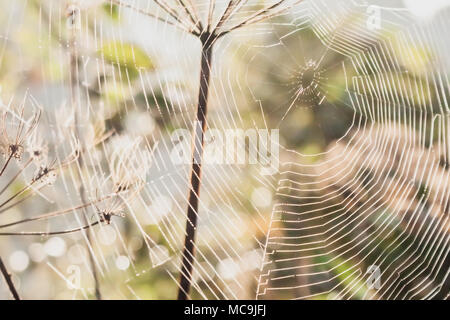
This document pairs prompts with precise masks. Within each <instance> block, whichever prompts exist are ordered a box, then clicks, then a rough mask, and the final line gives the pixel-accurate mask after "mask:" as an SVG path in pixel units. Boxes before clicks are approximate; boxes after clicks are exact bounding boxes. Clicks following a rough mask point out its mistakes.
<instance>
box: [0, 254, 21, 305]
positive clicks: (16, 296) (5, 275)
mask: <svg viewBox="0 0 450 320" xmlns="http://www.w3.org/2000/svg"><path fill="white" fill-rule="evenodd" d="M0 271H1V273H2V275H3V278H5V282H6V284H7V285H8V288H9V291H10V292H11V294H12V296H13V297H14V299H15V300H20V296H19V294H18V293H17V290H16V287H15V286H14V282H13V281H12V279H11V275H10V274H9V272H8V270H7V269H6V266H5V264H4V263H3V260H2V258H1V257H0Z"/></svg>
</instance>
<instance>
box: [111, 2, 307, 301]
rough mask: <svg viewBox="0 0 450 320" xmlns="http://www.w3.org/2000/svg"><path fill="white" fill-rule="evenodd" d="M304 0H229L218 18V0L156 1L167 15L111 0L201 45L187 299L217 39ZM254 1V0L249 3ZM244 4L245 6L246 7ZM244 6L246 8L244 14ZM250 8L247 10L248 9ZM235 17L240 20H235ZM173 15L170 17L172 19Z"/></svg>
mask: <svg viewBox="0 0 450 320" xmlns="http://www.w3.org/2000/svg"><path fill="white" fill-rule="evenodd" d="M300 2H301V0H297V1H288V0H277V1H271V3H270V4H265V5H262V8H258V5H255V7H252V6H250V5H249V1H248V0H230V1H227V4H226V6H225V10H224V11H223V12H221V13H219V18H218V19H214V17H215V13H216V0H210V1H203V2H202V1H200V4H198V3H195V2H194V1H192V0H177V1H171V2H170V1H169V2H166V1H158V0H154V3H155V4H156V5H157V6H158V7H159V8H160V9H161V10H162V11H163V12H165V13H166V15H167V18H163V17H160V16H158V15H157V14H154V13H152V12H147V11H144V10H142V9H138V8H135V7H133V6H132V5H130V4H127V3H124V2H122V1H119V0H111V4H113V3H114V4H117V5H121V6H124V7H128V8H131V9H134V10H137V11H138V12H140V13H142V14H144V15H146V16H149V17H152V18H156V19H158V20H160V21H162V22H165V23H168V24H170V25H173V26H174V27H176V28H179V29H181V30H183V31H184V32H188V33H190V34H192V35H193V36H194V37H196V38H197V39H198V40H199V41H200V42H201V46H202V49H201V50H202V51H201V62H200V80H199V82H200V83H199V92H198V103H197V111H196V114H197V117H196V120H197V121H196V124H195V128H193V131H194V134H193V142H192V143H193V146H194V148H193V154H192V167H191V174H190V191H189V197H188V206H187V213H186V236H185V241H184V247H183V253H182V259H183V260H182V263H181V266H182V267H181V274H180V281H179V291H178V299H179V300H186V299H187V298H188V296H189V291H190V287H191V281H192V269H193V262H194V257H195V250H194V246H195V234H196V229H197V224H198V222H197V220H198V215H197V214H198V202H199V197H200V186H201V171H202V159H203V149H204V135H205V132H206V128H207V113H208V92H209V87H210V76H211V63H212V59H213V48H214V44H215V43H216V41H218V40H219V39H220V38H221V37H223V36H225V35H227V34H229V33H230V32H232V31H234V30H237V29H240V28H243V27H245V26H249V25H252V24H255V23H258V22H261V21H264V20H267V19H270V18H273V17H276V16H278V15H280V14H281V13H283V12H285V11H286V10H288V9H290V8H292V6H294V5H295V4H298V3H300ZM250 4H251V3H250ZM200 8H202V9H205V8H207V9H206V10H204V11H205V12H204V13H205V14H204V15H205V18H204V19H202V17H201V12H200ZM243 8H245V9H246V10H245V11H244V10H243ZM241 10H242V11H243V12H244V16H243V17H242V13H241ZM247 10H248V11H247ZM235 18H237V20H239V21H238V22H236V21H235V20H236V19H235ZM169 19H171V20H169Z"/></svg>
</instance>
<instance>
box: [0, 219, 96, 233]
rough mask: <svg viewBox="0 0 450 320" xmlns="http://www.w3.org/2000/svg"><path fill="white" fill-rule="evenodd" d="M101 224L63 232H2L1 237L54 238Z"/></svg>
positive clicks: (92, 224) (94, 223)
mask: <svg viewBox="0 0 450 320" xmlns="http://www.w3.org/2000/svg"><path fill="white" fill-rule="evenodd" d="M100 222H102V220H100V221H95V222H93V223H91V224H87V225H84V226H81V227H78V228H73V229H67V230H61V231H50V232H45V231H22V232H0V236H53V235H59V234H68V233H75V232H78V231H82V230H86V229H89V228H92V227H93V226H96V225H97V224H99V223H100Z"/></svg>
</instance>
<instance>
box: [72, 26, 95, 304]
mask: <svg viewBox="0 0 450 320" xmlns="http://www.w3.org/2000/svg"><path fill="white" fill-rule="evenodd" d="M70 48H71V51H70V95H71V101H72V107H73V109H74V126H75V132H76V136H77V138H78V139H79V141H80V144H81V150H80V154H79V156H78V158H77V161H78V166H79V172H78V171H77V172H78V176H79V178H80V186H79V188H78V193H79V194H80V198H81V203H82V205H85V204H87V203H88V201H87V199H86V190H85V188H84V186H83V183H82V181H81V180H82V176H81V175H82V171H83V168H84V161H83V153H82V152H81V151H82V150H84V149H85V147H84V143H83V139H82V137H81V134H80V128H79V127H80V120H79V112H80V110H78V109H77V108H76V107H77V103H76V99H75V97H77V96H78V93H79V86H78V83H79V79H78V54H77V48H76V42H75V34H72V39H71V41H70ZM82 211H83V215H82V216H83V221H84V223H85V224H86V225H87V224H88V219H87V213H86V211H85V208H84V207H83V208H82ZM86 240H87V246H88V252H89V264H90V267H91V272H92V277H93V278H94V290H95V298H96V299H97V300H102V294H101V292H100V283H99V280H98V272H97V266H96V264H95V259H94V254H93V252H92V236H91V230H90V229H89V230H87V232H86Z"/></svg>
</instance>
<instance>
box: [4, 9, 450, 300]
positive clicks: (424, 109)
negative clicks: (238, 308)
mask: <svg viewBox="0 0 450 320" xmlns="http://www.w3.org/2000/svg"><path fill="white" fill-rule="evenodd" d="M122 2H123V3H124V4H126V5H122V6H119V5H117V3H111V2H110V1H108V0H105V1H102V0H91V1H88V0H86V1H82V0H78V1H75V0H74V1H69V0H67V1H61V0H16V1H6V0H1V1H0V8H1V9H0V30H1V31H0V43H1V49H0V88H1V92H0V97H1V100H0V101H1V105H2V107H5V106H7V105H8V104H16V105H20V104H21V103H22V101H24V100H25V101H26V102H25V104H26V105H27V106H29V108H33V107H36V106H38V107H39V108H41V109H42V119H41V123H40V126H39V132H40V133H41V135H42V137H43V139H44V140H45V141H47V142H48V143H49V144H51V145H54V144H55V143H56V142H53V140H57V141H58V142H57V143H59V144H61V145H63V146H64V147H62V149H63V151H59V152H60V153H61V152H62V153H63V154H68V153H69V152H68V150H66V149H65V148H69V149H70V147H67V146H65V144H64V142H67V141H69V140H70V138H67V136H59V135H61V132H63V131H64V130H66V129H64V128H70V127H72V126H74V127H75V126H76V127H77V128H78V131H79V132H81V135H82V136H83V137H84V139H85V141H87V142H86V143H87V144H89V143H90V141H94V140H95V139H96V137H97V136H98V135H99V132H100V133H104V134H106V135H108V138H107V139H105V141H103V140H102V142H101V144H100V146H94V145H93V146H92V148H91V149H89V152H88V156H87V157H86V158H87V159H88V160H86V163H87V164H86V168H85V169H83V168H80V167H76V168H75V169H63V170H62V173H61V175H60V176H58V177H57V181H56V182H55V183H54V184H52V185H51V186H47V187H46V191H45V192H44V191H43V192H44V193H43V194H38V195H37V196H35V197H33V198H32V199H30V200H28V201H24V202H23V203H19V204H18V205H17V206H15V207H14V208H13V209H12V210H9V211H8V212H5V214H4V215H1V216H0V221H1V222H2V224H4V223H8V222H9V221H13V220H14V219H25V218H29V217H32V216H35V215H37V214H43V213H45V212H48V211H49V210H50V211H51V210H55V209H57V210H61V209H63V208H66V207H67V206H74V205H76V204H78V203H80V201H81V198H80V193H79V191H78V190H79V189H78V188H79V186H80V185H84V186H85V189H86V190H87V191H88V194H89V195H90V196H92V197H94V194H95V190H98V189H102V188H103V185H102V183H101V182H99V181H102V179H106V178H107V179H109V178H110V176H111V177H113V176H114V170H113V169H114V168H113V167H114V165H111V162H113V160H112V159H114V157H112V156H111V152H112V153H113V154H116V155H117V154H127V153H133V154H139V157H138V158H139V159H138V160H139V162H140V163H139V164H138V167H139V171H138V173H139V175H140V177H141V178H143V180H144V182H143V186H142V188H141V189H140V192H139V194H138V195H136V196H135V197H133V198H132V199H129V200H127V201H125V200H124V201H123V205H121V210H120V211H121V212H123V215H124V217H113V219H112V222H111V224H102V225H101V226H98V227H95V229H93V230H92V231H93V232H92V234H91V236H90V239H88V237H89V236H88V235H87V234H88V232H87V231H82V232H77V233H70V234H67V235H55V236H19V235H10V236H6V235H5V236H3V235H0V256H1V257H2V258H3V260H4V262H5V264H6V265H7V267H8V269H9V271H10V272H11V273H12V275H13V276H12V277H13V281H14V283H16V285H17V288H18V290H19V292H20V293H21V295H22V296H23V298H26V299H95V281H94V275H93V272H92V267H91V265H92V263H93V264H94V265H95V266H96V272H97V278H98V279H97V280H98V287H99V288H100V291H101V294H102V297H103V298H105V299H175V298H176V294H177V280H178V277H179V270H180V260H181V259H180V253H181V249H182V245H183V239H184V228H185V219H186V218H185V212H186V206H187V200H186V199H187V193H188V188H189V185H188V182H189V179H188V177H189V169H190V166H189V165H179V164H174V163H173V162H172V161H171V159H172V158H171V157H172V154H173V149H174V147H175V146H176V145H177V144H178V143H180V141H178V140H177V139H174V138H173V133H174V131H175V130H176V129H180V128H182V129H188V130H191V129H192V126H193V121H194V119H195V108H196V104H197V96H198V86H199V84H198V78H199V70H200V65H199V62H200V49H201V47H200V43H199V42H198V40H197V39H195V38H194V37H192V35H189V34H187V33H183V32H180V31H178V30H177V29H176V28H174V27H173V26H172V25H170V24H169V23H164V22H163V21H158V20H156V19H154V18H151V17H148V16H146V15H145V14H142V12H139V10H141V11H146V12H155V14H156V15H157V16H159V15H160V14H161V12H160V11H158V10H160V9H158V7H157V6H156V5H155V4H154V3H153V1H150V0H140V1H135V0H133V1H131V0H129V1H122ZM173 3H174V5H176V1H173ZM194 3H195V5H197V6H198V8H199V10H200V12H203V11H204V10H207V8H208V1H206V0H199V1H194ZM266 3H270V1H249V2H248V4H247V5H246V6H245V7H244V9H243V13H244V14H248V15H250V14H251V13H252V12H256V11H257V10H259V9H260V8H263V7H264V6H266V5H267V4H266ZM226 4H227V2H226V1H217V8H216V10H217V12H218V13H217V15H219V14H220V12H221V10H223V9H224V7H225V6H226ZM449 5H450V3H449V2H448V1H443V0H441V1H438V0H436V1H426V3H425V2H423V1H413V0H411V1H409V0H408V1H406V0H404V1H400V0H399V1H375V0H373V1H326V0H321V1H307V0H305V1H303V2H302V3H300V4H298V5H295V6H294V7H292V8H291V9H289V10H287V11H285V12H283V13H282V14H280V15H277V16H275V17H273V18H271V19H270V20H267V21H263V22H261V23H258V24H255V25H252V26H248V27H244V28H241V29H239V30H236V31H234V32H233V33H230V34H229V35H227V36H225V37H223V38H222V39H220V40H219V41H218V42H217V43H216V44H215V46H214V52H213V62H212V81H211V90H210V102H209V115H208V127H209V128H215V129H219V130H226V129H244V130H246V129H251V128H253V129H255V128H256V129H269V130H273V129H279V130H280V131H279V132H280V141H279V148H280V153H279V162H280V169H279V172H277V173H276V174H274V175H262V174H261V171H260V166H259V165H251V164H247V165H234V164H222V165H217V164H205V166H204V172H203V181H202V190H201V197H200V208H199V228H198V235H197V244H196V250H197V254H196V259H195V264H194V276H193V287H192V292H191V297H192V298H195V299H254V298H255V297H256V298H258V299H292V298H294V299H412V298H441V299H442V298H447V297H448V294H449V284H450V280H449V279H448V275H449V262H450V260H449V249H450V244H449V220H448V212H449V208H450V205H449V203H450V202H449V201H450V200H449V197H450V194H449V192H450V191H449V188H448V185H449V183H450V176H449V171H448V168H449V161H450V160H449V158H448V157H449V147H450V145H449V139H450V131H449V124H450V123H449V106H448V99H449V98H450V95H449V83H450V82H449V79H448V74H449V70H450V69H449V55H448V50H449V46H450V43H449V41H448V37H447V36H446V30H448V27H449V25H448V21H449V20H448V16H449V14H450V11H449V10H450V8H449ZM130 6H132V8H130ZM74 92H75V93H74ZM74 114H78V115H79V116H78V117H79V118H78V120H77V121H78V122H77V121H75V119H76V117H75V116H74ZM109 133H111V136H109ZM69 136H70V135H69ZM55 137H56V138H55ZM55 149H56V147H55ZM58 150H59V149H58ZM139 150H144V151H139ZM55 152H56V151H55ZM141 152H142V153H143V154H144V155H143V156H142V157H144V158H145V157H147V156H148V157H149V158H151V159H150V160H149V164H148V167H147V166H146V165H142V164H141V162H142V159H141V158H140V157H141ZM147 160H148V159H147ZM14 165H16V164H14ZM17 166H19V167H20V165H19V164H17ZM77 172H78V173H79V176H77V174H78V173H77ZM111 172H112V173H111ZM111 179H112V180H114V177H113V178H111ZM23 180H26V177H23ZM1 183H4V182H1ZM21 183H22V184H21ZM22 186H23V182H19V181H16V182H15V183H14V184H12V185H11V186H10V187H9V189H10V190H8V194H6V195H3V196H4V197H6V199H7V197H8V195H11V194H14V192H16V191H17V190H20V188H21V187H22ZM0 195H1V194H0ZM96 209H98V208H95V207H93V208H90V210H92V212H95V210H96ZM90 214H91V215H93V214H94V213H90ZM73 225H79V221H78V220H77V213H76V212H74V213H73V215H71V216H70V217H69V218H67V219H66V218H64V219H61V220H57V221H52V222H48V221H45V222H32V223H30V224H29V225H27V226H25V225H18V226H15V227H13V228H11V230H13V231H15V232H21V231H29V230H44V231H48V230H53V229H55V228H60V229H61V228H64V227H66V228H67V226H73ZM8 230H9V229H8ZM89 243H90V245H88V244H89ZM89 252H90V253H89ZM90 257H91V258H90ZM92 257H93V262H92ZM374 275H375V276H376V277H375V278H374ZM374 279H375V280H374ZM2 280H3V279H2ZM0 298H2V299H10V298H11V296H10V293H9V291H8V289H7V287H6V285H5V283H4V282H3V281H0Z"/></svg>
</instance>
